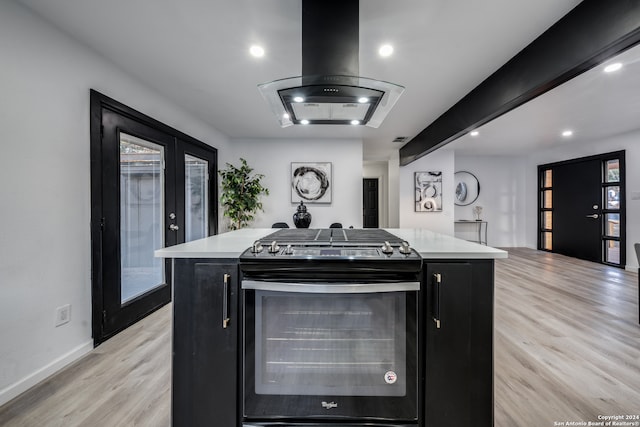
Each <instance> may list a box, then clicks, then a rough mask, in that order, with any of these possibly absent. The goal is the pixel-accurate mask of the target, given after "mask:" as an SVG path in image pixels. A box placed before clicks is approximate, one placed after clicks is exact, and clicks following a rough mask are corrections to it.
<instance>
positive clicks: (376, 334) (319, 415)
mask: <svg viewBox="0 0 640 427" xmlns="http://www.w3.org/2000/svg"><path fill="white" fill-rule="evenodd" d="M242 288H243V290H244V298H245V312H244V313H245V322H244V340H243V345H244V349H243V353H244V405H243V409H244V411H243V412H244V417H245V420H261V419H264V420H273V419H295V418H304V419H306V420H309V419H327V420H338V419H353V420H355V419H357V420H393V421H415V420H417V418H418V385H417V384H418V330H417V311H418V303H417V291H418V290H419V289H420V284H419V282H401V283H370V284H362V283H285V282H277V283H276V282H266V281H264V282H263V281H252V280H245V281H243V282H242Z"/></svg>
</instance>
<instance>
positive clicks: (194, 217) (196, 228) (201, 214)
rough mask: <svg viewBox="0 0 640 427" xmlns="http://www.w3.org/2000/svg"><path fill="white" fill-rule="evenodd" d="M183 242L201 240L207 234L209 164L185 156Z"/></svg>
mask: <svg viewBox="0 0 640 427" xmlns="http://www.w3.org/2000/svg"><path fill="white" fill-rule="evenodd" d="M184 169H185V176H184V186H185V189H184V190H185V191H184V194H185V196H184V197H185V203H184V206H185V219H184V220H185V236H184V238H185V241H187V242H190V241H191V240H196V239H202V238H203V237H207V236H208V235H209V233H208V232H207V231H208V230H209V216H208V215H207V213H208V212H209V162H208V161H206V160H203V159H199V158H197V157H193V156H190V155H188V154H185V156H184Z"/></svg>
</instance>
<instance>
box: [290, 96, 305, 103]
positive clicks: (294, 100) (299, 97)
mask: <svg viewBox="0 0 640 427" xmlns="http://www.w3.org/2000/svg"><path fill="white" fill-rule="evenodd" d="M293 102H304V98H303V97H301V96H296V97H295V98H293Z"/></svg>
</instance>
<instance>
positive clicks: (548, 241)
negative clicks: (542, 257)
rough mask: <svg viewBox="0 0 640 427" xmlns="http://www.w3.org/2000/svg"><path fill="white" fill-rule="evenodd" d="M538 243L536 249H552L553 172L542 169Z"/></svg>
mask: <svg viewBox="0 0 640 427" xmlns="http://www.w3.org/2000/svg"><path fill="white" fill-rule="evenodd" d="M540 206H541V208H540V220H539V223H540V227H539V228H540V241H539V244H538V247H539V248H540V249H543V250H547V251H550V250H552V249H553V171H552V170H551V169H543V170H541V173H540Z"/></svg>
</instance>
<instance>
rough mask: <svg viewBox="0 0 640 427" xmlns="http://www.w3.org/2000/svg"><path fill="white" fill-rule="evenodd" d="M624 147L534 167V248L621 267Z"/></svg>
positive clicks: (623, 259) (623, 240)
mask: <svg viewBox="0 0 640 427" xmlns="http://www.w3.org/2000/svg"><path fill="white" fill-rule="evenodd" d="M624 158H625V157H624V151H620V152H614V153H607V154H601V155H596V156H590V157H585V158H579V159H574V160H568V161H564V162H559V163H553V164H547V165H542V166H539V167H538V174H539V183H540V197H539V213H540V214H539V230H540V233H539V243H538V248H539V249H542V250H547V251H551V252H556V253H560V254H563V255H568V256H571V257H575V258H580V259H585V260H588V261H594V262H600V263H603V264H610V265H614V266H618V267H624V265H625V262H626V259H625V258H626V254H625V253H626V251H625V229H626V226H625V218H626V215H625V197H624V194H625V180H624V176H625V173H624V165H625V162H624Z"/></svg>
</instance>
